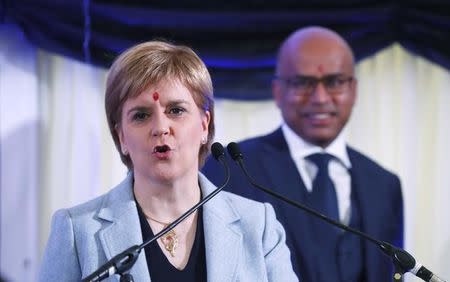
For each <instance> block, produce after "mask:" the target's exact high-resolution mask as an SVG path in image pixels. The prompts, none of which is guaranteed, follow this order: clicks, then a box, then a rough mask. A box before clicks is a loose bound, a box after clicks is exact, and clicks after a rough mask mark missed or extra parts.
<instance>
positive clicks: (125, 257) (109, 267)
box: [82, 142, 230, 282]
mask: <svg viewBox="0 0 450 282" xmlns="http://www.w3.org/2000/svg"><path fill="white" fill-rule="evenodd" d="M211 151H212V154H213V156H214V158H215V159H216V160H218V161H219V162H220V163H221V164H222V165H223V167H224V168H225V172H226V177H225V181H224V183H223V184H222V185H221V186H220V187H219V188H217V189H215V190H214V191H212V192H211V193H210V194H209V195H207V196H206V197H205V198H204V199H203V200H201V201H200V202H198V203H197V204H195V205H194V206H193V207H192V208H190V209H189V210H188V211H186V212H185V213H183V214H182V215H181V216H180V217H179V218H177V219H176V220H175V221H174V222H172V223H171V224H169V225H168V226H167V227H166V228H164V229H163V230H161V231H160V232H159V233H157V234H156V235H155V236H154V237H152V238H150V239H149V240H147V241H145V242H143V243H142V244H141V245H134V246H132V247H130V248H128V249H126V250H125V251H123V252H121V253H120V254H118V255H116V256H114V257H113V258H112V259H110V260H109V261H108V262H106V263H105V264H103V265H102V266H101V267H100V268H98V269H97V270H96V271H95V272H93V273H92V274H90V275H89V276H87V277H86V278H84V279H83V280H82V282H97V281H102V280H104V279H106V278H108V277H109V276H111V275H113V274H118V275H120V282H133V281H134V279H133V276H132V275H131V274H130V273H129V270H130V269H131V267H133V265H134V263H135V262H136V261H137V259H138V257H139V254H140V252H141V250H142V249H144V248H145V247H146V246H147V245H149V244H150V243H152V242H153V241H155V240H157V239H159V238H160V237H161V236H163V235H164V234H166V233H167V232H169V231H170V230H172V229H173V228H174V227H175V226H177V225H178V224H179V223H180V222H182V221H183V220H184V219H185V218H186V217H188V216H189V215H191V214H192V213H193V212H195V211H196V210H197V209H198V208H199V207H201V206H203V205H204V204H205V203H206V202H208V201H209V200H211V199H212V198H213V197H214V196H216V195H217V194H218V193H219V192H220V191H222V190H223V188H224V187H225V186H226V185H227V184H228V182H229V180H230V168H229V167H228V164H227V162H226V161H225V159H224V156H225V152H224V149H223V147H222V145H221V144H220V143H218V142H216V143H214V144H213V145H212V146H211Z"/></svg>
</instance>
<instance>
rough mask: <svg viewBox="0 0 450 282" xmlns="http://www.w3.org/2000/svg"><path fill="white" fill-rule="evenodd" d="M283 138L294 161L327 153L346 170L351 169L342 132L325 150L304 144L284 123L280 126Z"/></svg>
mask: <svg viewBox="0 0 450 282" xmlns="http://www.w3.org/2000/svg"><path fill="white" fill-rule="evenodd" d="M281 130H282V131H283V135H284V138H285V139H286V143H287V145H288V147H289V152H290V154H291V156H292V158H293V159H294V160H298V159H304V158H305V157H307V156H309V155H311V154H314V153H325V152H326V153H328V154H330V155H332V156H333V157H335V158H336V159H338V160H339V161H340V162H341V163H342V164H343V165H344V166H345V167H346V168H348V169H350V168H351V167H352V165H351V163H350V159H349V157H348V153H347V146H346V144H345V140H344V130H342V131H341V133H339V135H338V136H337V137H336V139H334V141H333V142H332V143H331V144H330V145H329V146H328V147H326V148H325V149H323V148H321V147H319V146H316V145H313V144H311V143H308V142H306V141H305V140H303V139H302V138H301V137H300V136H298V135H297V134H296V133H295V132H294V131H293V130H292V129H291V128H290V127H289V126H288V125H287V124H286V123H283V124H282V126H281Z"/></svg>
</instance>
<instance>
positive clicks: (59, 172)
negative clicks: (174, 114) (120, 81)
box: [0, 0, 450, 281]
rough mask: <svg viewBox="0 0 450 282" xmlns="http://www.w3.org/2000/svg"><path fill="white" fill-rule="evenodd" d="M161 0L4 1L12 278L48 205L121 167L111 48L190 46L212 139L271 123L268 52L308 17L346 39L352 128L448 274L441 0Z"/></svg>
mask: <svg viewBox="0 0 450 282" xmlns="http://www.w3.org/2000/svg"><path fill="white" fill-rule="evenodd" d="M152 2H155V3H152ZM156 2H163V1H136V0H129V1H119V0H115V1H93V0H83V1H74V0H65V1H62V0H59V1H57V0H53V1H51V0H29V1H25V0H15V1H14V0H0V133H1V144H0V180H1V183H0V185H1V186H0V223H1V225H0V254H1V256H0V272H1V273H2V276H3V277H5V278H6V280H7V281H34V280H36V274H37V271H38V269H39V263H40V258H41V255H42V251H43V248H44V246H45V242H46V240H47V237H48V233H49V228H50V220H51V215H52V214H53V212H54V211H55V210H57V209H59V208H63V207H69V206H73V205H75V204H78V203H81V202H84V201H86V200H88V199H91V198H93V197H95V196H97V195H100V194H101V193H104V192H106V191H108V190H109V189H110V188H111V187H112V186H114V185H115V184H117V183H118V182H119V181H120V180H121V179H122V178H123V177H124V175H125V174H126V168H125V166H124V165H122V163H121V162H120V159H119V155H118V153H117V152H116V150H115V147H114V145H113V142H112V138H111V137H110V135H109V130H108V128H107V123H106V118H105V112H104V101H103V97H104V88H105V78H106V73H107V68H108V67H109V66H110V64H111V62H112V60H113V59H114V58H115V56H116V55H117V54H118V53H119V52H121V51H123V50H125V49H126V48H128V47H130V46H131V45H134V44H136V43H139V42H143V41H147V40H150V39H158V38H160V39H161V38H163V39H166V40H169V41H172V42H174V43H177V44H185V45H188V46H190V47H192V48H193V49H194V50H195V51H196V52H197V53H198V54H199V55H200V57H201V58H202V59H203V60H204V61H205V62H206V64H207V66H208V69H209V70H210V72H211V75H212V78H213V81H214V87H215V97H216V100H215V101H216V128H217V134H216V140H217V141H220V142H222V143H223V144H227V143H228V142H230V141H239V140H241V139H243V138H246V137H250V136H255V135H260V134H264V133H267V132H269V131H271V130H273V129H275V128H276V127H278V125H279V124H280V121H281V117H280V113H279V111H278V109H277V108H276V106H275V104H274V103H273V101H272V100H271V91H270V82H271V78H272V75H273V67H274V63H275V54H276V51H277V47H278V45H279V44H280V43H281V42H282V40H283V39H284V38H285V37H286V36H288V35H289V34H290V33H291V32H292V31H294V30H296V29H298V28H300V27H303V26H307V25H321V26H325V27H328V28H332V29H334V30H336V31H337V32H339V33H340V34H341V35H342V36H343V37H344V38H345V39H346V40H347V41H348V42H349V43H350V45H351V46H352V48H353V50H354V52H355V56H356V60H357V68H356V77H357V79H358V93H359V97H358V100H357V103H356V106H355V108H354V111H353V115H352V118H351V120H350V122H349V124H348V126H347V128H346V129H345V132H346V135H347V139H348V140H349V143H350V144H351V145H353V146H355V147H356V148H358V149H359V150H361V151H362V152H364V153H366V154H368V155H369V156H370V157H372V158H373V159H375V160H376V161H378V162H379V163H381V164H382V165H383V166H384V167H386V168H387V169H389V170H391V171H393V172H395V173H397V174H398V175H399V176H400V178H401V181H402V185H403V195H404V200H405V228H406V229H405V244H406V245H405V249H406V250H408V251H409V252H410V253H411V254H413V256H414V257H415V258H416V259H417V260H419V261H420V262H421V263H422V264H424V265H425V266H426V267H427V268H429V269H430V270H432V271H433V272H434V273H436V274H438V275H439V276H441V277H443V278H445V279H447V280H448V279H450V268H449V267H448V266H449V262H450V220H449V213H448V205H449V203H450V183H449V177H448V176H449V171H450V169H449V160H450V146H449V144H450V125H449V122H448V121H449V120H450V71H449V70H450V2H449V1H433V0H428V1H361V0H360V1H339V2H338V1H331V0H330V1H325V0H316V1H291V0H279V1H272V2H268V3H264V4H263V3H262V2H263V1H250V0H247V1H235V0H227V1H206V3H203V2H204V1H193V0H191V1H170V0H166V1H164V3H156ZM260 2H261V3H260ZM337 3H339V4H337ZM406 277H407V281H420V280H419V279H417V278H413V277H412V275H408V274H407V275H406Z"/></svg>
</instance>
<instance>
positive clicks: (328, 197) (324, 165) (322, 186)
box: [306, 153, 339, 220]
mask: <svg viewBox="0 0 450 282" xmlns="http://www.w3.org/2000/svg"><path fill="white" fill-rule="evenodd" d="M332 158H333V156H332V155H330V154H326V153H325V154H323V153H316V154H312V155H309V156H307V157H306V159H308V160H310V161H312V162H313V163H314V164H315V165H316V166H317V169H318V170H317V175H316V178H314V181H313V186H312V193H311V203H312V205H313V207H314V208H316V209H317V210H318V211H319V212H320V213H323V214H324V215H326V216H328V217H330V218H332V219H334V220H339V211H338V204H337V197H336V191H335V189H334V184H333V181H331V178H330V176H329V175H328V163H329V162H330V160H331V159H332Z"/></svg>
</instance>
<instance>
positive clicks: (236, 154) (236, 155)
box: [227, 142, 243, 161]
mask: <svg viewBox="0 0 450 282" xmlns="http://www.w3.org/2000/svg"><path fill="white" fill-rule="evenodd" d="M227 150H228V153H229V154H230V156H231V158H232V159H233V160H235V161H237V160H241V159H243V156H242V153H241V150H240V149H239V145H238V144H236V143H235V142H231V143H229V144H228V146H227Z"/></svg>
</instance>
